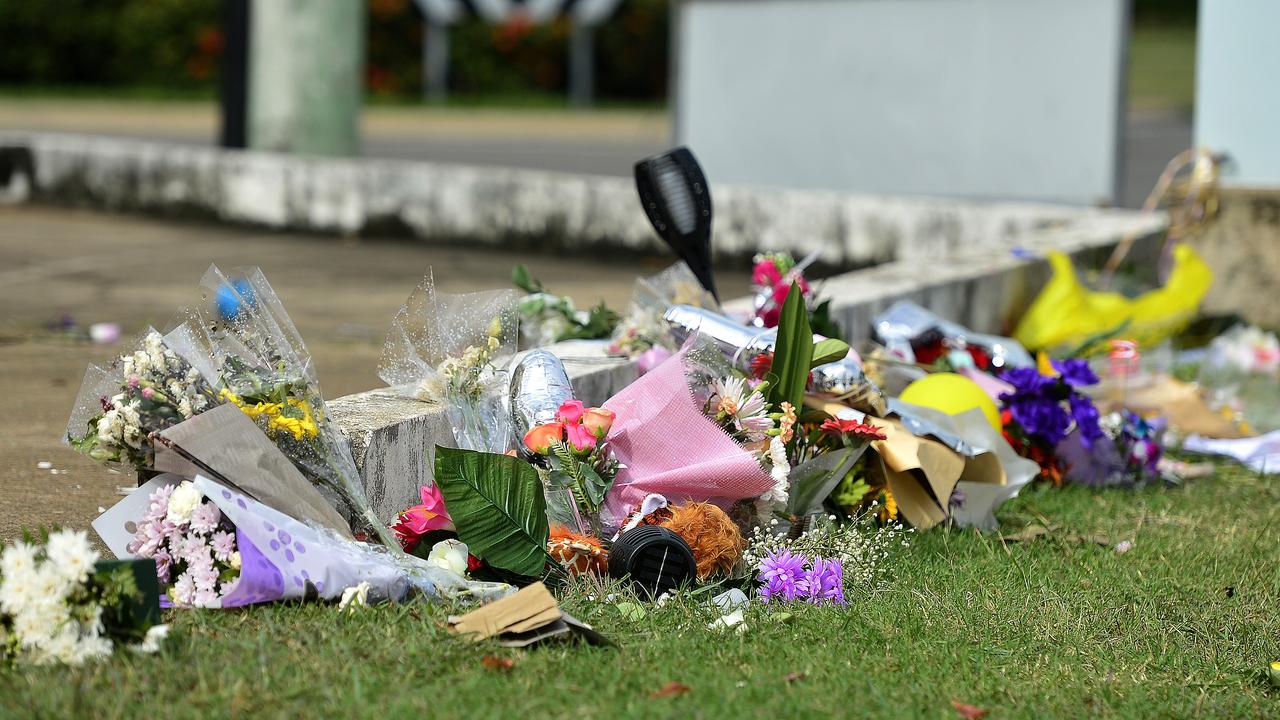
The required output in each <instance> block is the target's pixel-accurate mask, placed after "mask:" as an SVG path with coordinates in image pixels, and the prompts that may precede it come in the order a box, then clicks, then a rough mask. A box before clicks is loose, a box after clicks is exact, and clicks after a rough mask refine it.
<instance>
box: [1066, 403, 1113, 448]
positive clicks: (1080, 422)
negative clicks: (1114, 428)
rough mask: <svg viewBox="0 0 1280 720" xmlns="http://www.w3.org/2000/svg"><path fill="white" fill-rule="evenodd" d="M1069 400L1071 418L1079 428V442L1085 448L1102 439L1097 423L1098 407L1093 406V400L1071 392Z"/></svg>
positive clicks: (1100, 429)
mask: <svg viewBox="0 0 1280 720" xmlns="http://www.w3.org/2000/svg"><path fill="white" fill-rule="evenodd" d="M1069 402H1070V404H1071V418H1072V419H1073V420H1075V421H1076V427H1078V428H1080V439H1081V441H1082V442H1081V444H1082V445H1084V446H1085V447H1086V448H1087V447H1090V446H1092V445H1093V443H1095V442H1097V441H1099V440H1101V439H1103V437H1105V435H1104V434H1103V432H1102V426H1101V425H1099V424H1098V408H1096V407H1094V405H1093V401H1092V400H1090V399H1089V398H1087V397H1085V396H1084V395H1081V394H1079V393H1071V397H1070V398H1069Z"/></svg>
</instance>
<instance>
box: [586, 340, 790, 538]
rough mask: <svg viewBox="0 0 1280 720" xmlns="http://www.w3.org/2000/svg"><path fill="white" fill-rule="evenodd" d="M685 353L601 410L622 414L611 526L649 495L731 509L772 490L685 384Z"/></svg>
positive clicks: (609, 499) (616, 435)
mask: <svg viewBox="0 0 1280 720" xmlns="http://www.w3.org/2000/svg"><path fill="white" fill-rule="evenodd" d="M685 354H686V353H685V352H684V351H682V352H680V353H678V354H676V355H674V356H672V357H671V358H670V359H668V360H667V361H666V362H664V363H662V364H661V365H659V366H658V367H656V368H654V369H653V370H652V371H650V372H648V373H646V374H645V375H644V376H643V377H641V378H640V379H639V380H637V381H636V382H634V383H632V384H630V385H628V386H627V387H625V388H623V390H622V391H621V392H619V393H618V394H617V395H614V396H613V397H612V398H610V399H609V401H608V402H606V403H605V404H604V406H605V407H606V408H608V409H609V410H612V411H613V412H615V413H617V419H616V420H614V423H613V429H612V430H611V431H610V432H609V446H610V448H611V449H612V450H613V454H614V456H615V457H616V458H617V459H618V461H619V462H621V463H622V464H623V466H624V467H623V469H622V470H620V471H619V472H618V477H617V479H616V480H615V481H614V483H613V487H611V488H610V489H609V493H608V495H607V496H606V498H605V510H606V517H605V518H604V519H605V521H606V523H609V524H612V525H617V524H618V523H619V522H621V520H622V519H623V518H624V517H625V516H626V514H627V513H628V512H630V511H631V510H632V509H634V508H635V506H636V505H638V504H639V503H640V501H641V500H643V499H644V498H645V496H646V495H648V494H650V493H659V494H661V495H664V496H666V498H667V499H668V500H670V501H671V502H673V503H679V502H682V501H685V500H698V501H710V502H714V503H716V504H718V505H721V506H726V507H727V506H728V505H729V504H731V503H733V502H735V501H738V500H745V499H747V498H753V497H757V496H759V495H761V494H763V493H764V492H766V491H768V490H769V489H770V488H772V487H773V480H772V478H770V477H769V474H768V473H767V472H765V471H764V469H763V468H761V467H760V464H759V463H758V462H756V460H755V458H753V457H752V456H751V454H750V453H748V452H747V451H746V450H744V449H743V448H742V446H740V445H738V443H737V442H735V441H734V440H733V439H732V438H730V437H729V436H728V434H726V433H725V432H724V431H723V430H721V429H720V428H719V427H718V426H717V425H716V424H715V423H714V422H713V421H712V420H711V419H710V418H708V417H707V416H706V415H704V414H703V413H702V408H701V407H700V406H699V405H698V403H697V401H696V400H695V399H694V396H693V392H692V391H691V390H690V388H689V383H688V381H687V380H686V379H685Z"/></svg>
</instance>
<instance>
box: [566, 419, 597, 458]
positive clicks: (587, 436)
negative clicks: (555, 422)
mask: <svg viewBox="0 0 1280 720" xmlns="http://www.w3.org/2000/svg"><path fill="white" fill-rule="evenodd" d="M565 430H566V431H567V432H568V435H569V447H571V448H573V449H574V452H580V453H589V452H591V451H592V450H594V449H595V448H596V436H595V435H592V434H591V431H590V430H588V429H587V428H586V426H584V425H570V426H569V427H567V428H565Z"/></svg>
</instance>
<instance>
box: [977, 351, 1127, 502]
mask: <svg viewBox="0 0 1280 720" xmlns="http://www.w3.org/2000/svg"><path fill="white" fill-rule="evenodd" d="M1001 379H1002V380H1004V381H1005V382H1007V383H1009V384H1010V385H1012V386H1013V388H1014V389H1013V392H1011V393H1005V394H1003V395H1001V396H1000V400H1001V402H1002V403H1003V404H1004V409H1003V411H1002V413H1001V421H1002V422H1003V424H1004V436H1005V439H1006V440H1008V441H1009V444H1010V445H1012V446H1013V448H1014V450H1016V451H1017V452H1018V453H1019V454H1020V455H1022V456H1023V457H1026V458H1029V459H1031V460H1034V461H1035V462H1036V463H1037V464H1039V465H1040V468H1041V472H1040V477H1042V478H1044V479H1046V480H1049V481H1051V482H1052V483H1053V484H1054V485H1055V486H1060V485H1062V482H1063V478H1064V476H1063V472H1064V470H1066V468H1065V462H1064V461H1063V459H1062V458H1061V457H1059V456H1058V454H1057V452H1056V450H1057V447H1058V444H1059V443H1061V442H1062V441H1063V439H1064V438H1066V437H1067V433H1068V432H1071V431H1072V430H1075V431H1076V432H1078V433H1079V438H1080V443H1081V445H1082V446H1083V447H1084V448H1085V449H1091V448H1092V447H1093V445H1094V443H1096V442H1098V441H1100V440H1102V439H1104V438H1105V435H1104V434H1103V432H1102V427H1101V426H1100V425H1099V424H1098V409H1097V408H1096V407H1095V406H1094V404H1093V400H1091V399H1090V398H1089V396H1088V395H1085V394H1084V393H1083V392H1081V391H1080V388H1083V387H1086V386H1089V385H1093V384H1096V383H1097V382H1098V376H1097V375H1095V374H1094V373H1093V371H1092V370H1091V369H1089V363H1088V362H1087V361H1085V360H1079V359H1071V360H1052V361H1050V360H1048V359H1047V358H1046V357H1045V356H1043V355H1042V356H1041V358H1040V362H1039V363H1038V366H1037V367H1027V368H1013V369H1011V370H1009V371H1007V372H1005V373H1004V374H1003V375H1002V376H1001Z"/></svg>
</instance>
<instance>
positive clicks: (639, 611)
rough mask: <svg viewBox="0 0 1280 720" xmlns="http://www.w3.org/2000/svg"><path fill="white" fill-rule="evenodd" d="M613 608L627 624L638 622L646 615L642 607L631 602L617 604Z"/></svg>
mask: <svg viewBox="0 0 1280 720" xmlns="http://www.w3.org/2000/svg"><path fill="white" fill-rule="evenodd" d="M614 607H616V608H618V612H620V613H622V617H623V619H625V620H627V621H629V622H640V621H641V620H643V619H644V618H645V616H646V615H647V614H648V613H646V612H645V611H644V608H643V607H640V605H638V604H636V603H633V602H623V603H618V604H617V605H615V606H614Z"/></svg>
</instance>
